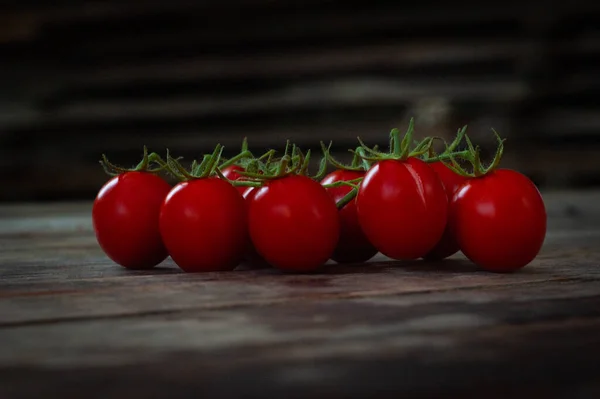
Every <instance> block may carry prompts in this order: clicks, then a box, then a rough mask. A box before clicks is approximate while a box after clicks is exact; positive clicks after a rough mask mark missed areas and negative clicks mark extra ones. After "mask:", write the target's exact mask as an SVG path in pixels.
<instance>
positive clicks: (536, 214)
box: [92, 120, 546, 272]
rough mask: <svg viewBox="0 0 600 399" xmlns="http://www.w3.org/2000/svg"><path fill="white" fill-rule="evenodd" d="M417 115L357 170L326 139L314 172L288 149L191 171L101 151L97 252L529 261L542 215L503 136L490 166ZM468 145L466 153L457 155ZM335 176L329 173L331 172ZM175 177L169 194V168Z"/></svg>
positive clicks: (135, 256) (293, 266)
mask: <svg viewBox="0 0 600 399" xmlns="http://www.w3.org/2000/svg"><path fill="white" fill-rule="evenodd" d="M413 129H414V125H413V121H412V120H411V123H410V125H409V127H408V131H407V132H406V134H405V135H404V136H403V137H401V136H400V132H399V131H398V130H397V129H392V131H391V133H390V148H389V151H388V152H381V151H379V150H378V149H377V148H376V147H373V148H370V147H368V146H366V145H365V144H364V143H362V141H360V145H359V146H358V147H357V148H356V150H353V152H354V159H353V161H352V164H351V165H343V164H341V163H339V162H338V161H336V160H335V159H334V158H333V157H331V155H330V154H329V149H328V148H326V147H325V146H324V145H323V144H322V148H323V157H322V159H321V167H320V170H319V172H318V173H317V175H316V176H310V175H309V174H308V165H309V159H310V151H309V152H307V153H306V154H304V153H303V152H302V151H301V150H300V149H299V148H298V147H296V146H295V145H292V146H290V144H289V143H288V144H287V145H286V149H285V151H284V152H283V155H282V156H280V157H277V156H276V152H275V151H274V150H271V151H269V152H267V153H266V154H264V155H262V156H260V157H255V156H253V154H252V153H251V152H250V151H249V150H248V147H247V142H246V141H245V140H244V144H243V146H242V150H241V152H240V153H239V154H238V155H236V156H235V157H233V158H230V159H223V158H222V156H221V154H222V151H223V147H222V146H221V145H217V146H216V148H215V150H214V152H213V153H212V154H207V155H205V156H204V158H203V160H202V162H197V161H194V162H193V163H192V164H191V167H190V168H185V167H183V165H182V164H181V163H180V162H179V159H176V158H173V157H171V155H170V154H169V153H168V152H167V156H166V159H163V158H162V157H161V156H160V155H158V154H156V153H152V154H148V152H147V150H146V149H145V148H144V157H143V159H142V161H141V162H140V163H139V164H138V165H137V166H136V167H135V168H132V169H123V168H120V167H117V166H115V165H113V164H111V163H109V162H108V160H107V159H106V157H103V160H102V162H101V163H102V165H103V166H104V168H105V170H106V171H107V172H108V173H110V174H111V175H113V176H114V177H113V178H112V179H111V180H109V181H108V182H107V183H106V184H105V185H104V187H102V189H101V190H100V192H99V193H98V195H97V197H96V200H95V202H94V206H93V212H92V219H93V225H94V230H95V232H96V237H97V239H98V242H99V244H100V246H101V248H102V249H103V250H104V252H105V253H106V254H107V256H108V257H109V258H110V259H112V260H113V261H114V262H115V263H118V264H120V265H122V266H124V267H126V268H131V269H144V268H151V267H154V266H156V265H157V264H159V263H161V262H162V261H163V260H165V259H166V258H167V257H168V256H170V257H171V258H172V259H173V261H174V262H175V263H176V264H177V265H178V266H179V267H180V268H181V269H182V270H184V271H186V272H202V271H223V270H233V269H234V268H235V267H236V266H238V265H239V264H240V263H242V262H245V263H249V264H251V265H254V266H257V267H259V266H262V267H269V266H273V267H275V268H278V269H281V270H284V271H288V272H312V271H315V270H318V269H319V268H320V267H321V266H322V265H323V264H325V263H326V262H327V261H328V260H330V259H331V260H333V261H335V262H337V263H353V264H358V263H362V262H366V261H368V260H369V259H371V258H373V256H375V255H376V254H377V253H382V254H383V255H385V256H387V257H388V258H391V259H395V260H413V259H420V258H422V259H424V260H426V261H439V260H442V259H444V258H447V257H449V256H451V255H453V254H455V253H457V252H458V251H462V253H463V254H464V255H465V256H466V257H467V258H468V259H470V260H471V261H472V262H474V263H475V264H477V265H478V266H479V267H481V268H482V269H484V270H488V271H493V272H510V271H514V270H517V269H520V268H522V267H524V266H526V265H527V264H529V263H530V262H531V261H532V260H533V259H534V258H535V257H536V256H537V254H538V253H539V251H540V249H541V247H542V244H543V242H544V238H545V234H546V211H545V207H544V202H543V200H542V197H541V195H540V193H539V191H538V189H537V188H536V186H535V185H534V184H533V183H532V182H531V181H530V180H529V179H528V178H527V177H526V176H524V175H523V174H521V173H519V172H517V171H514V170H509V169H499V168H498V165H499V162H500V159H501V157H502V154H503V150H504V144H503V142H504V140H502V139H500V138H499V137H498V135H497V134H496V137H498V149H497V152H496V156H495V157H494V160H493V162H491V164H490V165H489V166H487V167H484V166H483V164H482V162H481V160H480V152H479V148H478V147H475V146H473V144H472V143H471V140H470V139H469V137H468V136H467V135H466V134H465V131H466V128H463V129H460V130H459V131H458V133H457V135H456V138H455V140H454V141H453V142H452V143H450V144H448V143H445V150H444V151H443V152H442V153H439V154H438V153H436V152H435V151H434V150H433V143H434V139H433V138H425V139H423V140H422V141H421V142H419V143H417V144H416V145H415V144H414V143H413ZM463 142H466V148H465V149H459V147H460V145H461V144H462V143H463ZM328 165H331V166H333V167H334V168H335V170H333V171H332V172H330V173H329V174H326V170H327V166H328ZM163 171H164V172H167V173H169V174H170V175H172V176H174V177H175V178H177V179H178V180H180V182H179V183H177V184H176V185H175V186H171V185H170V184H168V183H167V181H166V180H165V179H163V178H162V177H161V176H159V174H160V173H161V172H163Z"/></svg>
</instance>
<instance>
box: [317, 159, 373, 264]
mask: <svg viewBox="0 0 600 399" xmlns="http://www.w3.org/2000/svg"><path fill="white" fill-rule="evenodd" d="M364 175H365V172H361V171H350V170H342V169H338V170H336V171H333V172H331V173H330V174H328V175H327V176H325V178H324V179H323V180H322V181H321V184H322V185H325V184H331V183H335V182H337V181H348V180H354V179H358V178H359V177H363V176H364ZM326 190H327V192H328V193H329V195H330V196H331V198H333V200H334V201H335V202H336V203H337V202H338V201H340V200H341V199H342V198H344V196H345V195H346V194H348V193H349V192H350V191H352V187H350V186H340V187H331V188H327V189H326ZM339 214H340V239H339V241H338V244H337V247H336V248H335V251H334V253H333V255H332V256H331V259H333V260H334V261H336V262H338V263H352V262H365V261H367V260H369V259H371V258H372V257H373V256H375V254H376V253H377V249H376V248H375V247H374V246H373V245H372V244H371V243H370V242H369V240H367V237H366V236H365V233H363V231H362V229H361V227H360V225H359V224H358V215H357V213H356V200H353V201H351V202H349V203H348V204H346V206H344V207H343V208H342V209H340V210H339Z"/></svg>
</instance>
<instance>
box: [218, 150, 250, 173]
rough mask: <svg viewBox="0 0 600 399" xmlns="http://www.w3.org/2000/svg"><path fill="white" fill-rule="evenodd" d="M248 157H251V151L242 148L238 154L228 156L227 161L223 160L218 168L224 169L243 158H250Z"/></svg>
mask: <svg viewBox="0 0 600 399" xmlns="http://www.w3.org/2000/svg"><path fill="white" fill-rule="evenodd" d="M250 157H252V153H251V152H250V151H248V150H244V151H242V152H240V153H239V154H237V155H236V156H234V157H232V158H229V159H228V160H227V161H225V162H223V163H222V164H221V166H220V168H222V169H225V168H226V167H228V166H231V165H233V164H235V163H237V162H238V161H240V160H242V159H244V158H250Z"/></svg>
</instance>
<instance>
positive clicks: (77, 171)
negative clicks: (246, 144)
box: [0, 0, 600, 201]
mask: <svg viewBox="0 0 600 399" xmlns="http://www.w3.org/2000/svg"><path fill="white" fill-rule="evenodd" d="M50 4H51V5H50ZM599 71H600V7H599V6H598V5H597V2H578V1H568V2H558V3H556V4H555V5H551V4H550V2H527V1H514V2H513V1H488V2H479V3H473V4H464V5H463V4H459V3H457V2H450V1H438V2H432V1H417V2H408V3H404V2H401V1H385V2H384V1H378V2H375V1H372V2H354V1H348V0H332V1H317V0H304V1H284V0H220V1H203V2H200V1H197V2H191V1H182V0H169V1H151V0H148V1H130V0H108V1H103V2H99V1H67V0H64V1H54V2H46V1H13V2H7V1H3V2H1V5H0V181H1V183H2V185H0V200H1V201H17V200H19V201H20V200H28V201H29V200H59V199H69V200H70V199H92V198H93V197H94V195H95V193H96V192H97V190H98V189H99V187H100V185H101V184H103V183H104V181H106V179H107V177H106V175H104V173H103V171H102V170H101V168H100V166H99V164H98V159H99V157H100V154H101V153H103V152H105V153H106V154H107V155H108V156H109V158H110V159H112V160H113V161H114V162H116V163H122V164H129V165H131V164H135V163H136V162H137V160H138V159H139V157H140V155H141V148H142V145H144V144H146V145H148V146H149V147H150V149H151V150H155V151H159V152H163V151H164V149H165V148H167V147H168V148H170V149H171V150H172V151H173V152H174V153H176V154H178V155H181V156H184V157H185V158H186V159H192V158H194V157H198V156H199V155H200V154H201V153H204V152H210V151H211V150H212V148H213V147H214V145H215V144H216V143H217V142H221V143H222V144H223V145H225V146H226V148H227V154H228V155H230V154H232V153H233V152H234V151H235V150H237V149H238V148H239V145H240V141H241V139H242V138H243V137H244V136H248V138H249V140H250V144H251V148H252V149H253V150H255V151H257V152H259V151H261V150H263V149H265V148H267V147H276V148H281V147H282V145H283V143H284V141H285V139H288V138H289V139H291V140H293V141H295V142H297V143H298V144H299V145H302V146H304V147H305V148H313V149H317V148H318V142H319V140H325V141H329V140H333V141H334V151H335V154H336V155H338V156H340V157H342V158H347V156H346V149H347V148H349V147H354V146H355V144H356V136H358V135H360V136H361V137H362V138H364V139H365V141H367V142H368V143H369V144H380V145H385V143H386V142H387V134H388V132H389V130H390V129H391V128H393V127H399V128H401V129H403V130H404V129H405V128H406V124H407V120H408V118H409V117H410V116H414V117H415V118H416V122H417V132H418V134H419V135H420V136H423V135H433V134H435V135H442V136H445V137H451V136H452V135H453V134H454V133H455V132H456V130H457V129H458V128H459V127H460V126H462V125H464V124H468V125H469V134H470V135H471V137H473V139H474V140H476V141H477V142H478V143H480V144H481V145H482V146H484V147H485V148H486V149H488V150H492V151H493V148H494V144H495V143H494V137H493V135H492V133H491V130H490V128H491V127H494V128H495V129H496V130H497V131H499V132H500V134H501V135H503V136H505V137H507V138H508V141H507V148H506V155H505V158H504V162H503V165H504V166H505V167H511V168H517V169H519V170H521V171H522V172H524V173H526V174H528V175H529V176H530V177H531V178H533V179H534V181H535V182H536V183H537V184H539V186H540V187H541V188H542V189H556V188H560V189H566V188H588V187H593V186H596V185H598V184H600V156H598V150H600V73H599Z"/></svg>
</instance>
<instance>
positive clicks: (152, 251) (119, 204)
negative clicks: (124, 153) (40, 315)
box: [92, 172, 171, 269]
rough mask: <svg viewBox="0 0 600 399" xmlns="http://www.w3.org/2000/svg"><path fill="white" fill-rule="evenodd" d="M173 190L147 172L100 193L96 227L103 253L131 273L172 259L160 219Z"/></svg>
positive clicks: (118, 181)
mask: <svg viewBox="0 0 600 399" xmlns="http://www.w3.org/2000/svg"><path fill="white" fill-rule="evenodd" d="M170 190H171V186H170V185H169V184H168V183H167V182H165V181H164V180H163V179H161V178H160V177H158V176H156V175H153V174H150V173H145V172H126V173H123V174H121V175H119V176H116V177H113V178H112V179H110V180H109V181H108V182H107V183H106V184H105V185H104V186H103V187H102V189H100V192H99V193H98V196H97V197H96V200H95V201H94V206H93V209H92V223H93V226H94V231H95V233H96V239H97V240H98V244H100V247H101V248H102V250H103V251H104V252H105V253H106V255H107V256H108V257H109V258H110V259H112V260H113V261H114V262H115V263H118V264H119V265H121V266H124V267H126V268H129V269H149V268H151V267H154V266H156V265H157V264H159V263H160V262H162V261H163V260H165V258H166V257H167V256H168V254H167V250H166V248H165V246H164V245H163V242H162V239H161V236H160V231H159V227H158V215H159V213H160V207H161V205H162V202H163V200H164V199H165V197H166V196H167V194H168V193H169V191H170Z"/></svg>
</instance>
